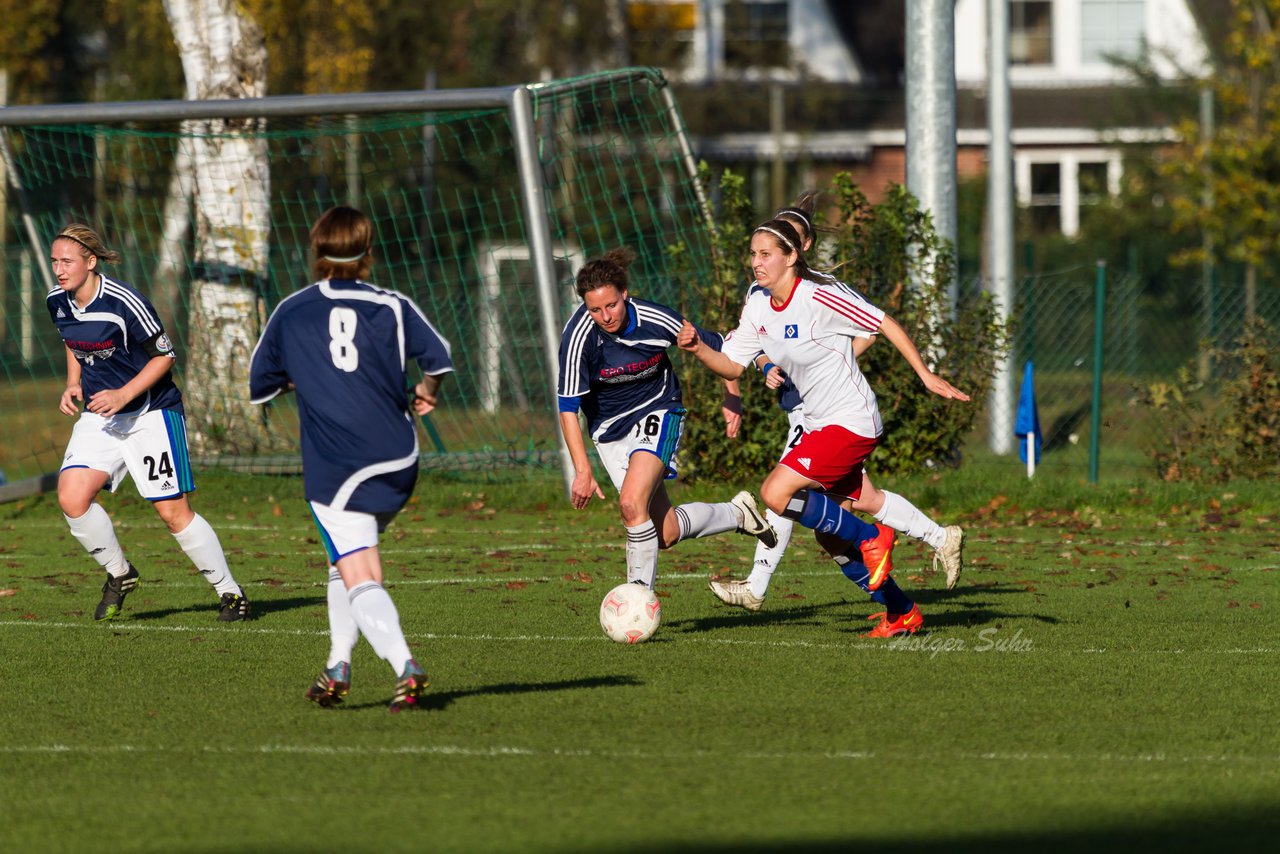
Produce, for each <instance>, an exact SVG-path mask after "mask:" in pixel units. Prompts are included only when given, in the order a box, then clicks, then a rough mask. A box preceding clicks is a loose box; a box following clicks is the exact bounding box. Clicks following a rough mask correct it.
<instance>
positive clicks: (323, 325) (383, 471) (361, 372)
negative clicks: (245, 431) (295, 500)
mask: <svg viewBox="0 0 1280 854" xmlns="http://www.w3.org/2000/svg"><path fill="white" fill-rule="evenodd" d="M410 359H413V360H415V361H416V362H417V363H418V366H419V367H421V368H422V371H423V373H425V374H428V375H433V376H434V375H439V374H443V373H447V372H449V371H452V370H453V362H452V360H451V358H450V352H449V342H448V341H446V340H445V339H444V338H443V337H441V335H440V333H439V332H437V331H436V329H435V327H433V326H432V325H431V322H430V321H428V320H427V318H426V316H425V315H424V314H423V313H422V309H420V308H418V306H417V304H416V303H414V302H413V300H411V299H409V298H408V297H406V296H404V295H403V294H399V293H396V292H395V291H389V290H384V289H382V288H378V287H374V286H373V285H370V284H367V283H365V282H360V281H353V280H350V279H346V280H343V279H330V280H326V281H321V282H316V283H315V284H313V285H310V286H309V287H306V288H303V289H302V290H300V291H298V292H296V293H294V294H290V295H289V296H288V297H286V298H285V299H283V300H281V302H280V304H279V305H278V306H276V309H275V311H273V312H272V313H271V318H270V319H269V320H268V321H267V325H266V328H265V329H263V330H262V338H261V340H259V341H258V345H257V347H256V348H254V351H253V361H252V363H251V366H250V374H249V394H250V398H251V399H252V400H253V402H254V403H265V402H266V401H268V400H270V399H271V398H273V397H275V396H276V395H277V394H279V393H281V392H282V391H285V390H287V388H288V384H289V383H292V384H293V385H294V387H295V388H296V390H297V395H298V415H299V419H300V421H301V429H302V472H303V486H304V489H305V492H306V498H307V500H308V501H315V502H317V503H319V504H324V505H327V506H329V507H332V508H334V509H336V510H353V511H359V512H362V513H387V512H395V511H397V510H399V509H400V508H401V507H402V506H403V505H404V502H405V501H406V500H407V498H408V496H409V494H410V493H411V492H412V490H413V485H414V483H415V481H416V480H417V477H418V436H417V433H416V432H415V431H414V429H413V415H412V414H411V413H410V411H409V408H408V396H407V394H406V391H405V388H406V384H407V375H406V373H405V369H406V366H407V365H408V362H409V360H410Z"/></svg>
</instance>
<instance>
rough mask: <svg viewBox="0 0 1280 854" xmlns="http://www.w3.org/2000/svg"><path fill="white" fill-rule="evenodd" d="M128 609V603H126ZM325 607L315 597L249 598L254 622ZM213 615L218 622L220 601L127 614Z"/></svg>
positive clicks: (136, 616)
mask: <svg viewBox="0 0 1280 854" xmlns="http://www.w3.org/2000/svg"><path fill="white" fill-rule="evenodd" d="M125 605H126V607H128V603H125ZM315 606H319V607H324V600H323V599H317V598H316V597H315V596H295V597H292V598H289V599H254V598H252V597H250V598H249V607H250V617H251V620H250V621H251V622H252V621H253V620H260V619H262V618H263V617H265V616H267V615H269V614H274V613H277V612H280V611H291V610H293V609H294V608H311V607H315ZM206 613H207V614H212V615H213V618H214V619H215V620H216V619H217V617H218V600H217V599H213V598H210V599H208V600H205V601H202V602H200V603H198V604H193V605H186V606H184V607H181V608H152V609H149V610H146V611H133V612H132V613H130V612H126V616H128V617H129V618H130V619H132V620H162V619H164V618H165V617H172V616H174V615H175V614H206ZM222 625H225V626H233V625H235V623H222Z"/></svg>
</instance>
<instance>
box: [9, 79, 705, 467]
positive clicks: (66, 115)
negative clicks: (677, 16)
mask: <svg viewBox="0 0 1280 854" xmlns="http://www.w3.org/2000/svg"><path fill="white" fill-rule="evenodd" d="M602 77H604V78H607V79H609V80H610V81H614V80H616V81H618V82H619V83H620V84H621V83H625V82H628V81H647V82H648V84H650V85H651V86H652V87H654V88H655V89H657V90H658V91H659V92H660V97H661V102H660V104H661V105H662V106H663V107H664V108H665V110H666V112H667V113H668V114H669V120H670V123H671V125H672V126H673V127H674V128H675V133H674V134H673V142H674V145H673V147H674V149H675V150H674V152H673V155H672V159H673V160H674V161H676V162H678V164H679V168H681V169H682V170H683V171H684V172H685V176H684V179H683V180H687V181H689V182H691V184H692V185H693V188H694V193H696V199H697V204H698V205H699V206H700V207H701V213H702V216H703V218H704V219H705V222H706V224H707V225H710V224H711V214H710V205H709V202H708V199H707V198H706V195H705V192H704V190H703V187H702V185H701V183H700V181H699V180H698V175H697V166H696V163H695V160H694V155H693V150H692V147H691V145H690V142H689V139H688V134H687V132H686V130H685V128H684V125H683V120H682V119H681V118H680V116H679V111H678V108H677V106H676V102H675V100H674V97H673V95H672V93H671V90H670V87H668V86H667V85H666V81H665V80H664V79H663V78H662V75H661V74H660V72H658V71H657V70H655V69H650V68H635V69H623V70H619V71H615V72H608V73H606V74H604V75H594V76H592V77H589V78H579V79H577V80H568V81H553V82H552V83H540V84H526V85H516V86H504V87H492V88H475V89H454V90H421V91H401V92H381V93H363V94H336V95H288V96H270V97H264V98H254V99H237V100H204V101H178V100H174V101H138V102H115V103H86V104H55V105H41V106H14V107H7V108H4V109H0V129H2V130H0V156H2V157H3V165H4V171H5V174H6V177H7V182H8V184H9V185H10V186H11V187H12V189H13V191H14V197H15V201H16V202H17V205H18V207H19V213H20V222H18V223H17V224H18V225H19V227H20V228H21V229H22V231H23V232H24V235H25V239H26V241H27V243H28V245H29V247H30V249H31V251H32V252H33V253H36V257H37V258H42V257H45V256H46V254H47V252H46V250H47V247H46V246H45V245H44V240H43V238H42V237H41V235H40V233H39V229H38V228H37V226H36V223H35V222H34V221H33V219H32V217H31V216H29V215H28V214H27V209H28V205H27V204H26V200H25V199H24V196H23V194H24V187H23V184H22V180H21V176H20V173H19V171H18V169H17V168H15V164H14V158H13V154H12V152H11V150H10V145H9V139H8V134H9V132H10V131H11V129H15V128H21V127H26V126H56V125H90V124H105V123H114V124H122V125H123V124H127V123H139V124H145V123H152V122H184V121H217V120H237V119H239V120H251V119H277V118H290V117H297V118H302V117H309V116H315V115H334V116H343V115H346V116H362V115H366V116H367V115H371V114H391V113H411V112H432V111H462V110H493V109H500V110H505V111H506V112H507V114H508V115H509V121H510V125H511V128H512V134H513V138H512V140H511V144H512V146H513V149H514V153H515V159H516V168H517V171H518V176H519V187H520V203H521V206H522V208H523V211H522V212H523V217H524V234H525V244H524V246H506V247H493V248H492V249H491V251H494V252H499V254H503V256H504V257H508V258H510V259H518V260H521V261H524V260H527V262H528V264H529V265H530V268H531V270H532V277H533V284H534V285H535V289H536V301H537V306H538V317H539V323H540V332H541V347H542V350H543V357H544V358H545V362H546V365H548V366H550V370H549V371H548V374H549V376H547V377H546V382H548V383H549V384H550V395H551V398H550V399H551V402H552V407H553V409H554V407H555V401H556V394H555V391H556V388H555V387H556V371H555V370H554V366H555V365H557V364H558V351H559V340H560V333H561V327H562V323H563V318H562V317H561V312H562V310H563V308H564V305H563V300H562V295H561V294H560V293H558V287H557V281H558V279H557V274H556V259H557V257H559V258H561V259H565V258H568V259H571V260H572V262H573V263H581V261H582V260H583V255H582V252H581V250H580V249H578V248H577V247H572V246H566V245H563V244H561V245H559V246H557V245H556V244H555V242H554V241H553V234H552V227H551V223H550V220H549V217H548V191H549V188H548V185H547V183H546V180H547V179H546V176H545V175H544V166H543V163H542V162H541V161H540V155H539V145H540V144H541V142H542V140H541V139H540V136H539V133H540V131H539V128H538V124H537V122H538V119H537V116H536V115H535V107H534V103H535V97H536V95H537V93H538V91H539V90H541V89H544V88H545V87H551V86H554V87H557V88H556V89H555V90H554V91H556V92H557V94H558V93H560V92H562V91H565V90H566V89H571V88H572V87H574V86H587V85H595V84H598V82H599V80H600V79H601V78H602ZM548 91H550V90H548ZM660 111H661V110H660ZM497 260H499V259H498V258H497V256H494V257H493V258H492V259H491V261H492V262H494V263H495V264H496V261H497ZM35 266H36V267H37V268H38V269H39V270H40V272H41V274H42V275H43V276H44V284H45V285H46V286H48V287H49V288H52V287H53V284H54V283H53V282H52V280H51V278H50V274H49V271H48V269H47V265H44V264H40V263H36V264H35ZM493 272H494V275H496V269H495V270H494V271H493ZM493 296H495V297H496V296H497V295H496V294H494V295H493ZM486 322H487V321H486ZM488 328H489V330H490V334H493V335H499V336H500V334H501V332H500V330H499V329H498V327H497V326H496V325H493V324H490V326H489V327H488ZM500 371H501V367H500V366H495V365H492V364H486V367H485V368H484V373H485V376H486V377H489V380H486V382H489V381H491V382H492V385H491V386H490V388H491V390H492V394H489V393H486V397H485V399H484V405H485V406H486V407H488V406H493V405H496V402H495V401H496V397H495V395H496V394H497V391H496V389H497V387H498V382H499V376H498V375H499V373H500ZM551 415H552V420H553V422H554V423H558V417H557V414H556V412H554V411H553V412H552V413H551ZM555 434H556V440H557V443H558V446H559V457H560V464H561V466H560V467H561V472H562V475H563V477H564V481H565V487H566V489H568V487H569V485H570V484H571V483H572V480H573V474H574V471H573V464H572V460H571V459H570V457H569V454H568V450H567V447H566V446H565V443H564V438H563V436H562V435H561V434H560V431H559V430H558V429H556V431H555ZM32 480H33V481H36V480H39V479H38V478H32Z"/></svg>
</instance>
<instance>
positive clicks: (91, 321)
mask: <svg viewBox="0 0 1280 854" xmlns="http://www.w3.org/2000/svg"><path fill="white" fill-rule="evenodd" d="M45 305H46V306H47V307H48V309H49V316H50V317H51V318H53V324H54V326H56V327H58V334H59V335H61V336H62V340H63V342H65V343H66V345H67V347H68V348H70V350H71V352H72V353H73V354H74V355H75V357H76V361H77V362H79V363H80V390H81V392H83V394H84V399H85V400H86V401H88V400H89V399H90V398H92V397H93V396H94V394H96V393H97V392H100V391H106V390H110V389H117V388H123V387H124V386H125V385H126V384H128V382H129V381H130V380H132V379H133V378H134V377H136V376H137V375H138V373H139V372H140V371H141V370H142V369H143V368H144V367H146V365H147V362H150V361H151V360H152V359H154V358H155V357H156V356H168V357H169V358H171V359H174V358H177V355H176V354H175V353H174V351H173V343H172V342H171V341H170V340H169V336H168V335H166V334H165V332H164V327H163V326H162V325H161V324H160V318H159V316H158V315H157V314H156V310H155V309H154V308H153V307H152V306H151V303H150V301H148V300H147V298H146V297H144V296H143V295H142V294H140V293H138V292H137V291H136V290H134V289H133V288H131V287H129V286H128V285H126V284H124V283H123V282H117V281H116V280H115V279H109V278H107V277H106V276H104V275H99V276H98V292H97V294H95V295H94V297H93V301H92V302H90V303H89V304H88V305H87V306H85V307H84V308H81V307H80V306H78V305H76V301H75V299H73V298H72V296H71V294H69V293H67V292H66V291H64V290H62V288H54V289H53V290H51V291H49V295H48V296H47V297H45ZM153 409H173V410H177V411H178V412H181V411H182V392H180V391H178V386H177V385H176V384H174V382H173V377H172V375H171V374H168V373H166V374H165V375H164V376H162V377H161V378H160V379H158V380H156V382H155V384H154V385H152V386H151V388H149V389H147V390H146V391H145V392H143V393H142V394H140V395H138V396H137V397H135V398H134V399H133V400H131V401H129V402H128V403H126V404H125V405H124V406H123V407H121V408H120V412H119V413H118V414H120V415H141V414H142V413H144V412H149V411H150V410H153Z"/></svg>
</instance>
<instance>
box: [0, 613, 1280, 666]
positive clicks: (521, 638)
mask: <svg viewBox="0 0 1280 854" xmlns="http://www.w3.org/2000/svg"><path fill="white" fill-rule="evenodd" d="M3 628H23V629H82V630H89V631H102V632H168V633H191V634H197V635H208V634H222V633H228V634H257V635H289V636H293V637H328V636H329V632H328V631H327V630H325V629H275V628H263V627H260V626H256V625H244V624H240V625H234V626H224V625H203V626H187V625H177V626H157V625H150V624H143V623H128V622H126V623H96V622H83V623H80V622H75V623H72V622H46V621H42V620H0V629H3ZM405 637H406V638H409V639H411V640H426V641H463V642H472V643H575V644H578V643H610V642H611V641H609V639H608V638H606V637H604V635H596V634H591V635H575V636H569V635H493V634H488V633H481V634H459V633H437V632H405ZM929 638H930V635H928V634H924V635H915V636H913V637H912V638H911V639H909V640H907V641H906V642H905V643H902V642H897V641H893V640H889V641H884V642H867V641H845V642H834V641H832V642H816V641H787V640H759V639H749V638H725V637H704V636H702V635H694V634H682V635H681V636H680V643H698V644H710V645H713V646H748V647H765V648H769V647H772V648H778V649H818V650H843V651H870V652H887V653H896V654H898V655H911V654H913V653H914V654H923V655H929V656H930V657H932V658H936V657H938V656H939V655H955V654H957V653H971V654H974V655H983V654H988V653H990V652H992V651H993V650H992V648H991V647H982V646H981V645H970V644H965V645H963V646H958V647H955V648H947V649H939V648H938V646H939V642H944V639H943V638H941V637H939V638H937V639H935V640H934V641H933V642H930V640H929ZM1043 651H1044V648H1043V647H1033V648H1027V649H1023V650H1009V651H1003V652H1000V653H999V654H1004V655H1027V654H1033V653H1037V652H1043ZM1080 652H1081V653H1086V654H1093V655H1106V654H1121V655H1147V656H1164V655H1186V654H1196V653H1199V654H1202V655H1214V656H1218V655H1275V654H1276V653H1277V652H1280V649H1276V648H1272V647H1255V648H1253V649H1243V648H1238V647H1237V648H1234V649H1226V650H1221V649H1194V650H1187V649H1111V648H1107V647H1090V648H1088V649H1083V650H1080Z"/></svg>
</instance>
